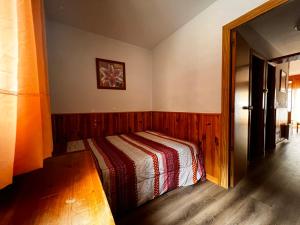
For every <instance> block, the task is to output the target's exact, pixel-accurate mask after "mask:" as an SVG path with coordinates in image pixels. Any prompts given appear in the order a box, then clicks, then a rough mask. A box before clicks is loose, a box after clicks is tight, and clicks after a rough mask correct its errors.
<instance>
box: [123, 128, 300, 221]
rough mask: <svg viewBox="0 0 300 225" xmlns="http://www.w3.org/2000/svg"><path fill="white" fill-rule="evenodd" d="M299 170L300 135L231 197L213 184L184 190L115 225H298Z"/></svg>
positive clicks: (250, 174) (261, 164)
mask: <svg viewBox="0 0 300 225" xmlns="http://www.w3.org/2000/svg"><path fill="white" fill-rule="evenodd" d="M294 133H295V132H294ZM299 166H300V135H296V134H294V135H293V136H292V138H291V140H290V141H284V142H282V143H281V144H278V146H277V149H276V151H275V153H274V154H271V155H269V156H267V157H266V159H264V160H262V161H261V162H259V163H258V164H257V166H255V167H256V168H255V169H251V168H249V172H248V175H247V177H246V178H244V179H243V180H242V181H241V182H240V183H239V184H238V185H237V186H236V187H235V188H234V189H231V190H229V191H227V190H224V189H222V188H220V187H218V186H216V185H214V184H212V183H210V182H206V183H204V184H198V185H195V186H190V187H185V188H180V189H177V190H174V191H172V192H170V193H167V194H164V195H163V196H161V197H159V198H158V199H156V200H154V201H151V202H149V203H148V204H145V205H144V206H142V207H139V208H138V209H137V210H136V211H134V212H132V213H130V214H128V215H126V216H124V217H123V218H121V219H120V220H119V221H118V220H117V224H143V225H144V224H155V225H159V224H178V225H179V224H217V225H220V224H222V225H225V224H228V225H233V224H234V225H236V224H249V225H255V224H257V225H258V224H261V225H289V224H291V225H292V224H293V225H300V168H299ZM253 167H254V166H252V168H253Z"/></svg>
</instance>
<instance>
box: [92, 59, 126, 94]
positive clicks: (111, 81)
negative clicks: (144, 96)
mask: <svg viewBox="0 0 300 225" xmlns="http://www.w3.org/2000/svg"><path fill="white" fill-rule="evenodd" d="M96 70H97V88H98V89H115V90H126V77H125V63H124V62H118V61H112V60H107V59H99V58H96Z"/></svg>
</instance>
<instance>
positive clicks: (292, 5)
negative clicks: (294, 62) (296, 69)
mask: <svg viewBox="0 0 300 225" xmlns="http://www.w3.org/2000/svg"><path fill="white" fill-rule="evenodd" d="M299 9H300V0H290V1H289V2H288V3H287V4H285V5H283V6H280V7H278V8H276V9H274V10H272V11H270V12H269V13H266V14H264V15H262V16H260V17H258V18H256V19H255V20H253V21H250V22H249V25H250V26H251V27H252V28H253V29H254V30H256V32H257V33H259V34H260V35H261V36H262V37H263V38H264V39H265V40H267V41H268V42H269V43H270V44H271V45H272V46H274V47H275V48H276V49H277V50H278V51H279V53H280V54H279V55H278V56H276V57H280V56H285V55H289V54H293V53H296V52H300V32H299V31H295V30H294V26H295V25H296V24H299V25H300V10H299Z"/></svg>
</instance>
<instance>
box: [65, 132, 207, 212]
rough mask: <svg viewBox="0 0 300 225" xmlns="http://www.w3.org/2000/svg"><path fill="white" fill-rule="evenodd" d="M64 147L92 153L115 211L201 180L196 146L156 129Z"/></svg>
mask: <svg viewBox="0 0 300 225" xmlns="http://www.w3.org/2000/svg"><path fill="white" fill-rule="evenodd" d="M67 148H68V149H67V150H68V151H69V152H71V151H77V150H83V149H86V150H91V151H92V152H93V153H94V155H95V158H96V159H97V161H98V164H99V167H100V170H101V171H100V172H101V178H102V183H103V187H104V190H105V192H106V195H107V199H108V201H109V203H110V206H111V209H112V211H113V212H114V213H115V214H121V213H123V212H125V211H127V210H129V209H132V208H135V207H136V206H139V205H141V204H143V203H145V202H147V201H149V200H151V199H154V198H155V197H157V196H159V195H161V194H163V193H165V192H167V191H170V190H173V189H175V188H177V187H180V186H187V185H192V184H195V183H197V181H198V180H200V179H201V180H205V170H204V165H203V155H202V152H201V151H199V150H198V148H197V146H196V145H194V144H192V143H190V142H187V141H183V140H180V139H176V138H172V137H169V136H165V135H163V134H161V133H157V132H152V131H145V132H138V133H131V134H123V135H116V136H108V137H106V138H99V139H87V140H80V141H73V142H69V143H68V147H67Z"/></svg>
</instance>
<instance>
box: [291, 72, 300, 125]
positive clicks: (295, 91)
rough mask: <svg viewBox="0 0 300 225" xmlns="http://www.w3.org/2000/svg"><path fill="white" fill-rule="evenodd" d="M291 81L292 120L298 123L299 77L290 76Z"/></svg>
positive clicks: (299, 117)
mask: <svg viewBox="0 0 300 225" xmlns="http://www.w3.org/2000/svg"><path fill="white" fill-rule="evenodd" d="M289 80H290V81H292V84H291V86H292V120H293V121H296V122H300V75H294V76H290V77H289Z"/></svg>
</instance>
